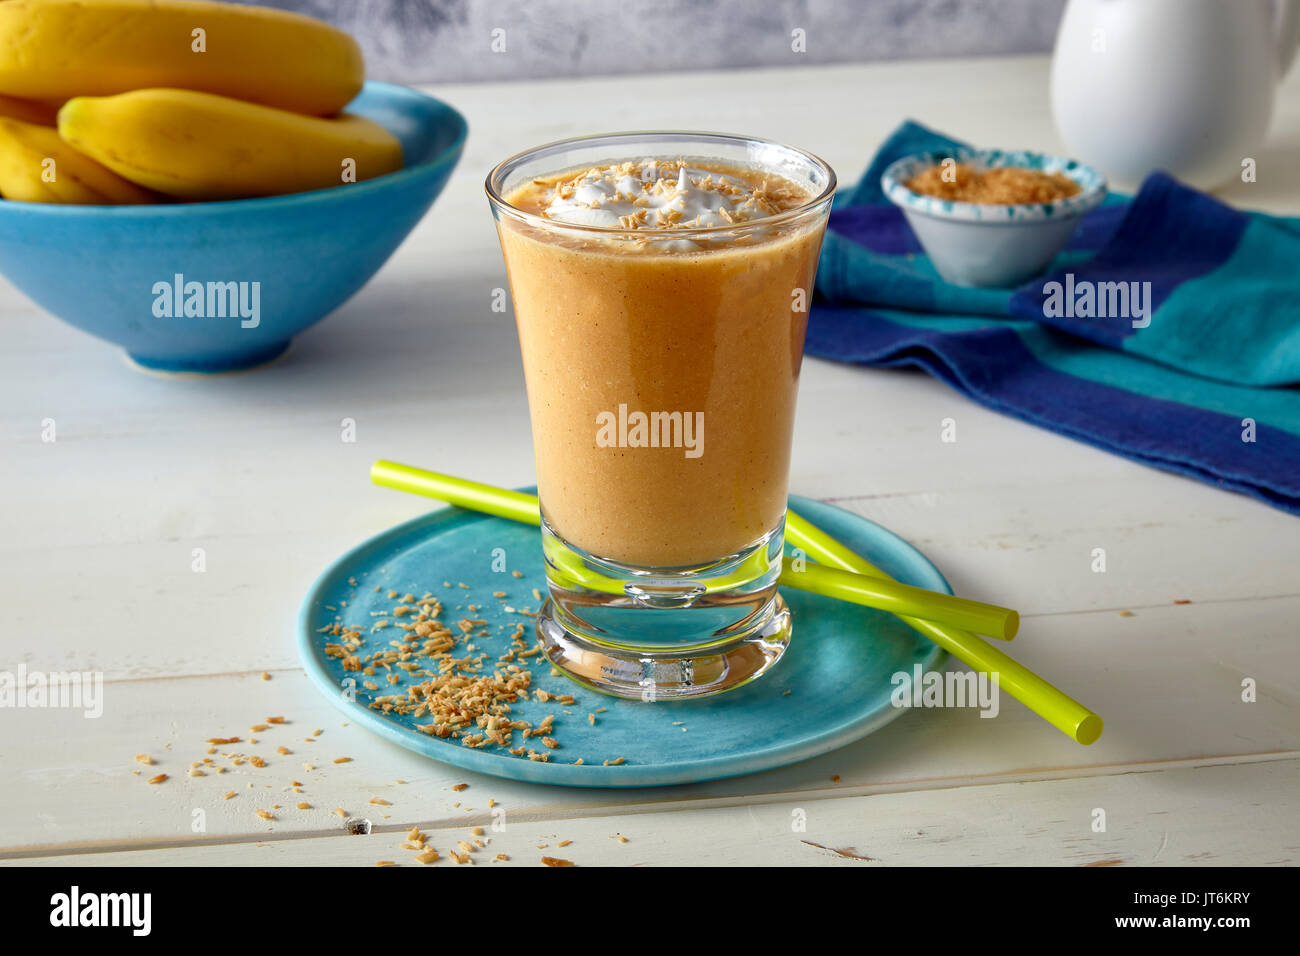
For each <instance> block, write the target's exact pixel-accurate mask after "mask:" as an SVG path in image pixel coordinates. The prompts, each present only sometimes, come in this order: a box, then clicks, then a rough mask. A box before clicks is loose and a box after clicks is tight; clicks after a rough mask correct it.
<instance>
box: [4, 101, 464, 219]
mask: <svg viewBox="0 0 1300 956" xmlns="http://www.w3.org/2000/svg"><path fill="white" fill-rule="evenodd" d="M366 91H373V92H379V93H387V94H388V95H390V96H401V97H405V98H408V99H418V100H429V101H431V102H433V103H436V104H438V105H439V106H441V107H442V108H443V109H445V110H446V111H447V116H446V119H448V120H450V121H451V123H452V124H453V125H454V126H455V130H456V137H455V139H454V140H453V141H452V142H451V144H450V145H449V146H448V147H447V148H446V149H444V150H443V151H442V152H440V153H438V155H436V156H434V157H432V158H431V159H428V160H425V161H424V162H422V163H416V164H415V165H414V166H403V167H402V168H401V169H399V170H396V171H395V172H391V173H385V174H384V175H382V176H376V177H375V178H374V179H366V180H362V181H361V182H358V183H350V184H348V188H347V189H339V188H338V187H337V186H331V187H329V188H327V189H312V190H309V191H307V192H301V193H286V194H284V195H281V196H260V197H258V198H256V199H223V200H216V201H212V202H190V203H157V204H153V203H148V204H138V203H137V204H133V205H115V206H90V205H64V204H61V203H43V202H19V201H16V200H9V199H5V200H0V216H3V215H5V214H6V212H12V213H15V214H22V215H29V216H42V215H44V216H56V217H72V218H75V217H78V216H80V217H84V218H93V217H102V218H116V219H131V218H149V217H158V218H167V217H169V216H192V215H195V214H196V213H198V214H205V215H212V214H216V215H228V214H230V215H235V214H239V213H241V212H276V211H278V210H283V209H287V208H290V207H294V206H300V205H306V204H309V203H316V202H325V201H327V200H328V199H331V198H333V199H342V198H344V197H348V198H354V197H356V196H357V195H358V194H361V195H363V196H364V195H365V194H366V193H370V192H375V191H377V190H380V189H386V188H388V187H390V186H397V185H400V184H402V183H405V182H407V181H409V180H414V179H418V178H420V177H423V176H428V175H429V174H430V173H431V172H435V171H437V170H440V169H442V168H444V167H446V166H447V165H450V164H454V163H455V162H456V161H457V159H458V158H459V156H460V153H461V150H463V149H464V147H465V140H466V138H467V137H468V135H469V123H468V122H467V121H466V119H465V117H464V116H463V115H461V113H460V111H459V110H457V109H456V108H455V107H454V106H452V105H451V104H450V103H448V102H446V101H445V100H440V99H438V97H436V96H430V95H429V94H428V93H423V92H421V91H420V90H417V89H414V88H412V87H409V86H401V85H399V84H397V83H383V82H380V81H378V80H366V82H365V84H364V86H363V87H362V92H366ZM357 95H358V96H359V95H360V94H357Z"/></svg>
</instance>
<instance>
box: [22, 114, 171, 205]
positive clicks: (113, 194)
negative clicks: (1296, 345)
mask: <svg viewBox="0 0 1300 956" xmlns="http://www.w3.org/2000/svg"><path fill="white" fill-rule="evenodd" d="M0 196H3V197H4V198H5V199H14V200H18V201H19V202H50V203H80V204H84V205H92V206H103V205H118V204H126V203H150V202H157V201H158V197H156V196H155V195H153V194H152V193H150V192H148V191H146V190H144V189H141V188H140V187H139V186H137V185H135V184H134V183H130V182H127V181H126V180H125V179H122V178H121V177H120V176H118V175H117V174H116V173H114V172H112V171H111V170H108V169H105V168H104V167H103V166H101V165H100V164H99V163H97V162H95V161H94V160H93V159H91V158H90V157H89V156H83V155H82V154H81V153H79V152H77V151H76V150H75V149H73V148H72V147H71V146H69V145H68V144H67V143H65V142H64V141H63V140H62V139H60V138H59V134H58V133H56V132H55V131H54V130H53V129H52V128H51V127H49V126H37V125H36V124H34V123H24V122H23V121H22V120H16V119H11V118H9V117H3V116H0Z"/></svg>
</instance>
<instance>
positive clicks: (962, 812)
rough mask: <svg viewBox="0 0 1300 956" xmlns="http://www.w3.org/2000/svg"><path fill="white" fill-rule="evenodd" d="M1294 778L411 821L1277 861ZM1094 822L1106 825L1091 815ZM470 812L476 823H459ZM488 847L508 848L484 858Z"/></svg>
mask: <svg viewBox="0 0 1300 956" xmlns="http://www.w3.org/2000/svg"><path fill="white" fill-rule="evenodd" d="M1298 790H1300V761H1298V760H1295V759H1290V760H1276V761H1266V762H1259V763H1249V764H1232V765H1225V766H1202V767H1179V768H1176V769H1166V770H1156V771H1151V772H1146V773H1128V774H1121V775H1115V776H1102V777H1083V778H1077V779H1069V780H1044V781H1038V782H1031V783H1016V784H1005V783H1004V784H992V785H988V786H967V787H961V788H957V789H943V790H928V791H924V792H913V793H879V794H874V795H855V796H849V797H827V796H813V795H799V796H785V797H780V798H775V799H772V800H768V801H753V802H750V803H748V804H746V805H745V806H721V807H707V808H706V807H683V808H678V809H672V810H653V811H646V812H637V813H628V812H623V811H622V810H621V808H618V807H611V808H609V809H608V811H607V812H604V813H600V814H591V815H586V816H583V817H580V818H573V817H561V818H547V817H542V816H537V815H531V814H518V815H516V814H515V813H513V812H512V811H511V810H510V809H508V808H507V809H505V810H504V812H503V813H502V814H500V815H499V816H498V817H495V818H494V817H493V816H492V815H491V814H490V813H479V814H477V815H475V816H473V817H470V818H467V819H466V820H465V821H463V822H462V823H460V824H458V825H455V826H434V825H429V826H423V825H422V826H421V829H422V830H424V832H425V833H426V834H427V836H428V842H427V845H428V846H431V847H433V848H435V849H437V850H438V851H439V853H440V854H441V856H442V859H441V860H440V861H438V862H437V863H435V864H433V865H434V866H441V867H446V866H457V865H458V864H456V863H455V862H454V861H453V860H451V859H450V858H449V857H448V853H447V851H448V850H449V849H455V848H456V846H457V844H458V843H459V841H462V840H464V841H468V842H472V841H474V840H476V839H482V840H483V842H484V843H485V844H486V846H485V847H483V848H482V849H475V850H474V851H473V852H472V853H471V854H470V858H471V859H472V860H473V862H474V864H475V865H478V866H520V865H523V866H529V865H532V866H538V865H541V859H542V857H543V856H550V857H557V858H562V859H566V860H569V861H571V862H572V863H574V864H575V865H578V866H593V865H595V866H692V865H711V866H756V865H757V866H867V867H874V866H933V865H951V864H958V865H965V866H996V865H1006V864H1012V865H1017V866H1148V865H1159V866H1171V865H1172V866H1179V865H1183V866H1205V865H1220V866H1223V865H1227V866H1245V865H1273V866H1283V865H1294V864H1295V863H1296V861H1297V860H1298V859H1300V825H1298V824H1297V820H1300V805H1297V800H1296V793H1297V791H1298ZM1099 811H1100V813H1099ZM1101 814H1104V817H1103V816H1102V815H1101ZM412 819H414V818H411V817H407V818H406V820H408V821H409V820H412ZM1098 823H1103V824H1104V827H1105V829H1104V832H1097V831H1095V830H1094V826H1095V825H1097V824H1098ZM475 826H480V827H482V828H483V831H484V832H483V834H482V835H481V836H478V835H475V834H473V833H472V832H471V829H472V828H473V827H475ZM406 833H407V823H406V822H405V821H404V822H403V823H400V824H398V823H392V822H385V823H383V824H382V825H380V824H378V823H377V822H376V825H375V827H374V829H372V831H371V833H370V834H369V835H368V836H351V835H347V834H345V833H344V832H343V830H342V829H341V828H336V830H335V832H334V833H333V834H330V835H319V836H310V837H303V838H299V839H275V838H270V839H263V840H258V839H248V840H245V841H240V842H219V843H207V844H203V845H194V846H186V847H175V846H173V847H166V848H150V849H140V850H135V851H109V852H102V853H92V854H84V855H82V856H80V857H78V858H77V859H78V860H79V861H82V862H87V863H93V864H94V865H95V866H179V865H185V866H227V865H274V866H373V865H374V864H375V863H376V862H377V861H379V860H390V861H393V862H395V863H398V864H399V865H404V866H420V865H422V864H419V863H418V862H416V861H415V859H414V853H413V852H412V851H410V850H406V849H402V846H401V845H402V844H403V843H404V842H405V840H406ZM620 835H622V837H623V838H624V839H625V840H626V841H627V842H621V841H620V840H619V839H618V837H619V836H620ZM562 841H570V842H569V844H568V845H567V846H564V847H560V846H559V845H558V844H559V843H560V842H562ZM498 853H504V854H506V855H507V856H508V857H509V860H508V861H507V862H496V861H494V860H493V857H495V856H496V855H497V854H498ZM68 861H69V858H68V857H67V856H61V855H55V856H41V857H33V858H24V859H22V860H11V861H9V862H10V863H21V864H22V865H24V866H42V865H60V864H66V863H67V862H68Z"/></svg>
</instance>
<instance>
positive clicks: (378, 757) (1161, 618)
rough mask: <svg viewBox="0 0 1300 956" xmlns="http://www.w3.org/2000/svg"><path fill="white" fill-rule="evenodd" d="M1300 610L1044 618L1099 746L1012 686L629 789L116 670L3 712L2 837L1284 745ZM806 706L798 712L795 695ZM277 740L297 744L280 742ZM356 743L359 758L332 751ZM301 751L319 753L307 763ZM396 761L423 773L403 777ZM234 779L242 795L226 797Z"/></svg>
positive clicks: (286, 679) (267, 692)
mask: <svg viewBox="0 0 1300 956" xmlns="http://www.w3.org/2000/svg"><path fill="white" fill-rule="evenodd" d="M1298 614H1300V599H1297V598H1289V599H1284V600H1280V601H1277V602H1235V603H1233V602H1230V603H1224V604H1212V605H1202V606H1196V605H1192V606H1179V607H1168V608H1155V609H1152V610H1150V611H1142V612H1140V613H1138V614H1136V615H1135V616H1134V617H1131V618H1123V619H1121V618H1118V617H1117V616H1115V615H1114V614H1111V613H1108V612H1101V613H1093V614H1072V615H1060V616H1054V617H1048V618H1042V619H1037V620H1035V622H1034V633H1033V636H1032V637H1030V636H1028V635H1026V636H1025V637H1023V638H1021V639H1020V640H1019V641H1017V642H1016V645H1015V647H1016V653H1017V654H1018V655H1019V656H1020V658H1021V659H1022V660H1023V661H1024V662H1025V663H1026V664H1028V665H1029V666H1030V667H1032V668H1034V669H1035V670H1037V671H1039V672H1040V673H1043V674H1048V675H1051V676H1052V677H1053V678H1054V679H1055V680H1056V681H1057V682H1058V683H1059V684H1060V686H1061V687H1062V688H1064V689H1065V690H1067V691H1068V692H1070V693H1072V694H1073V695H1075V696H1076V697H1077V698H1078V699H1080V700H1082V701H1084V702H1085V703H1087V704H1088V705H1089V706H1091V707H1093V708H1094V709H1095V710H1096V711H1098V712H1099V713H1100V714H1102V716H1103V717H1104V718H1105V719H1106V721H1107V729H1106V733H1105V734H1104V735H1103V737H1102V739H1101V740H1100V741H1099V742H1098V743H1096V744H1095V745H1093V746H1092V747H1081V746H1079V745H1078V744H1076V743H1074V742H1073V741H1071V740H1069V739H1068V738H1066V737H1065V736H1064V735H1062V734H1061V733H1059V732H1058V731H1056V730H1054V729H1053V728H1051V727H1049V726H1048V725H1047V724H1045V723H1044V722H1043V721H1042V720H1040V719H1039V718H1038V717H1037V716H1035V715H1033V714H1031V713H1030V712H1029V711H1027V710H1026V709H1025V708H1024V707H1023V706H1021V705H1020V704H1018V703H1017V702H1015V701H1013V700H1010V699H1009V698H1006V697H1005V696H1003V698H1002V700H1001V702H1000V711H999V714H998V716H997V717H996V718H994V719H987V718H983V717H981V716H980V715H979V713H978V712H977V711H975V710H970V709H953V708H949V709H937V710H936V709H931V710H924V711H921V712H918V713H911V714H905V715H903V717H902V718H901V719H899V720H898V721H896V722H895V723H893V724H891V725H889V726H888V727H886V728H884V729H883V730H881V731H879V732H878V733H876V734H873V735H871V736H870V737H867V738H865V739H864V740H861V741H859V742H858V743H856V744H853V745H851V746H849V747H846V748H843V749H842V750H839V751H837V752H835V753H832V754H828V755H826V756H823V757H820V758H817V759H815V760H811V761H807V762H805V763H801V764H798V765H795V766H793V767H788V768H785V769H783V770H775V771H771V772H768V773H764V774H759V775H756V776H750V777H741V778H737V779H733V780H721V781H714V782H710V783H703V784H698V785H695V786H691V787H674V788H666V789H652V790H640V791H635V792H630V793H629V792H610V791H599V790H568V789H559V788H542V787H534V786H528V785H524V784H517V783H512V782H508V781H502V780H495V779H490V778H480V777H475V776H474V775H466V774H465V773H463V772H462V771H459V770H454V769H451V768H447V767H443V766H442V765H440V764H437V763H434V762H431V761H428V760H426V759H424V758H422V757H419V756H417V755H415V754H412V753H409V752H407V751H405V750H402V749H401V748H398V747H396V746H394V745H392V744H389V743H387V742H385V741H383V740H380V739H378V738H376V737H374V736H372V735H371V734H369V733H368V732H366V731H364V730H362V729H360V728H358V727H355V726H351V727H345V726H343V723H344V721H343V720H342V716H341V715H340V714H338V713H337V712H336V711H335V710H334V709H333V708H332V706H331V705H330V704H329V703H327V702H326V701H325V700H324V699H322V698H321V697H320V696H319V695H318V694H317V693H316V691H315V690H314V689H313V688H312V687H311V685H310V684H309V683H308V681H307V679H306V677H305V675H303V674H302V673H301V672H300V671H296V670H285V671H277V672H276V673H275V675H274V679H273V680H271V681H262V680H259V679H258V678H257V675H256V674H254V673H248V674H228V675H216V676H207V677H190V678H174V679H166V680H164V679H149V680H139V681H113V682H110V683H108V684H106V685H105V693H104V708H103V715H102V716H101V717H100V718H98V719H86V718H84V717H83V716H82V715H81V713H80V712H76V711H72V710H51V709H44V710H38V709H23V710H13V711H10V712H8V713H6V714H5V715H4V716H5V720H4V729H5V735H4V740H3V743H2V744H0V765H3V766H4V767H6V768H12V769H11V770H10V776H11V779H10V781H9V782H8V784H7V786H6V787H5V796H4V800H5V805H6V807H7V808H8V810H9V812H8V813H6V814H5V815H4V816H3V817H0V848H4V849H7V850H11V851H12V850H16V849H22V848H26V849H29V850H30V849H34V848H39V847H51V848H53V847H68V846H73V845H88V844H93V843H95V842H97V841H103V840H109V841H110V842H116V841H120V840H122V839H124V838H126V837H127V836H128V835H129V837H130V838H131V839H139V840H144V841H159V840H180V841H185V840H188V839H190V838H191V834H190V832H189V826H190V819H191V815H192V813H193V811H194V810H195V809H204V810H205V812H206V813H207V814H208V815H209V820H210V824H209V829H210V832H213V833H223V834H226V835H228V836H230V837H232V838H241V839H244V838H250V837H254V836H256V835H259V834H263V833H266V834H270V833H285V832H289V833H302V832H312V831H313V830H315V829H318V828H320V827H321V826H323V825H325V824H329V825H334V824H335V820H334V818H332V817H330V816H329V814H330V813H331V811H333V810H334V809H335V808H336V807H342V808H344V809H345V810H346V811H348V813H349V814H353V813H356V812H357V810H358V808H362V809H364V808H366V807H367V806H369V804H368V801H369V800H370V799H371V798H372V797H379V798H381V799H388V800H391V801H392V802H393V804H394V807H395V808H396V809H394V810H392V811H389V810H383V811H382V813H392V814H400V816H394V817H393V819H396V820H411V819H418V820H430V821H432V820H437V821H443V822H445V821H446V820H448V819H456V818H459V817H461V816H462V815H464V814H465V813H467V812H468V809H467V808H470V807H474V808H477V810H479V811H480V812H481V811H482V809H483V807H484V805H485V803H486V800H487V798H488V797H492V798H494V799H496V800H497V801H499V802H501V803H502V804H505V805H507V806H509V807H510V808H511V809H512V810H513V809H521V808H527V809H529V810H536V811H537V812H542V813H548V814H554V813H556V812H558V811H559V810H566V811H568V810H574V811H581V810H585V809H592V808H599V807H605V806H610V805H619V804H627V803H629V802H633V803H639V804H647V805H672V804H677V803H688V802H690V801H695V800H701V799H723V800H728V801H732V802H740V801H744V800H748V799H749V798H751V797H753V796H754V795H758V794H772V793H800V792H806V791H820V790H822V789H825V788H827V787H831V786H832V785H833V783H832V778H833V777H835V776H838V777H840V781H839V782H838V784H834V785H837V786H841V787H845V788H850V787H885V788H891V789H896V790H900V791H910V790H915V789H918V788H931V787H950V786H961V785H965V784H968V783H971V782H990V781H1001V780H1004V779H1008V778H1011V777H1014V778H1018V779H1038V778H1041V777H1043V776H1044V775H1051V774H1056V773H1060V772H1071V773H1076V774H1096V773H1116V772H1123V771H1125V770H1127V769H1130V768H1132V767H1134V766H1146V765H1150V764H1158V763H1160V762H1162V761H1170V760H1196V761H1205V762H1216V761H1222V760H1230V759H1235V758H1238V757H1243V756H1249V757H1258V756H1261V755H1263V756H1269V755H1277V754H1283V755H1285V754H1289V753H1294V752H1300V722H1297V721H1296V720H1295V706H1296V705H1295V702H1296V700H1297V699H1300V673H1298V672H1297V670H1296V668H1294V667H1293V666H1291V662H1292V661H1293V660H1294V653H1295V648H1294V627H1293V625H1292V624H1291V623H1290V622H1292V621H1294V620H1295V618H1296V616H1297V615H1298ZM1246 677H1251V678H1253V679H1254V680H1255V681H1256V682H1257V684H1258V702H1257V703H1243V702H1242V700H1241V693H1242V690H1241V681H1242V680H1243V678H1246ZM791 707H792V712H793V713H796V714H797V701H792V704H791ZM273 715H274V716H285V717H287V718H288V719H289V720H290V721H291V722H292V723H290V724H287V725H285V726H283V727H274V728H271V729H269V730H268V731H266V732H264V733H262V734H250V731H249V729H248V728H249V727H250V726H252V725H253V724H255V723H258V722H261V721H263V720H264V719H265V718H266V717H268V716H273ZM796 719H797V718H796ZM317 727H320V728H324V729H325V731H326V732H325V734H324V735H323V736H321V737H320V738H319V739H318V740H317V742H316V743H307V742H306V741H304V740H303V738H304V737H307V736H310V735H311V731H313V730H315V729H316V728H317ZM561 730H562V728H561ZM230 736H241V737H244V738H245V739H247V738H248V737H249V736H258V738H259V744H258V745H257V746H252V745H245V744H241V745H240V746H239V747H238V748H237V749H239V750H240V752H243V753H256V754H259V755H261V756H263V757H264V758H265V760H266V761H267V763H268V766H267V767H265V768H262V769H257V768H253V767H251V766H249V765H247V764H245V765H242V766H239V767H232V768H231V769H230V772H228V773H226V774H222V775H216V774H212V775H209V776H206V777H203V778H199V779H190V778H187V777H186V776H185V774H186V771H187V768H188V766H189V764H190V762H191V761H193V760H197V759H201V758H202V757H204V756H205V751H206V747H207V745H206V744H205V743H204V741H205V740H207V739H208V738H210V737H230ZM561 737H562V734H561ZM281 744H284V745H286V746H288V747H289V748H290V749H291V750H292V751H293V753H292V755H289V756H284V757H281V756H279V755H277V754H276V753H275V748H276V747H277V746H279V745H281ZM221 749H222V750H227V749H236V748H233V747H232V748H221ZM142 752H143V753H148V754H151V755H152V756H153V757H154V759H155V760H157V765H156V767H149V768H142V767H140V766H139V765H137V764H136V763H135V762H134V761H133V759H132V758H133V756H134V755H135V754H137V753H142ZM344 756H346V757H351V758H353V760H352V762H350V763H346V764H341V765H335V764H333V763H332V761H333V760H334V759H335V758H337V757H344ZM304 761H306V762H310V763H312V764H314V765H315V767H316V768H318V769H316V770H313V771H305V770H303V769H302V764H303V762H304ZM133 771H142V773H141V774H139V775H136V774H135V773H133ZM157 772H165V773H168V774H169V775H170V776H171V779H169V780H168V781H166V782H165V783H164V784H161V785H158V786H149V785H147V784H146V783H145V782H144V780H145V778H146V777H147V776H148V775H150V774H152V773H157ZM399 779H401V780H406V781H407V783H406V784H397V783H395V782H394V781H396V780H399ZM294 781H301V782H302V783H304V784H305V787H304V790H305V796H302V797H299V796H298V795H295V794H293V793H289V792H286V790H285V788H287V787H288V786H289V785H290V784H291V783H292V782H294ZM462 781H472V783H473V788H472V790H471V791H469V792H468V793H469V796H464V795H459V794H455V793H454V792H452V791H451V790H449V789H448V788H450V787H451V786H452V785H453V784H455V783H457V782H462ZM250 784H251V787H250ZM229 789H235V790H236V792H237V793H238V797H237V798H236V799H234V800H230V801H223V800H222V799H221V795H222V794H223V793H225V792H226V791H227V790H229ZM471 798H472V799H471ZM299 799H305V800H307V801H309V802H311V803H312V804H313V806H314V807H315V808H316V809H315V810H314V811H313V812H311V813H303V814H299V813H296V812H285V813H283V814H279V813H277V815H278V816H279V819H277V821H276V822H275V823H274V824H266V823H264V822H263V821H260V820H258V819H257V818H256V817H255V816H254V815H253V814H254V810H255V809H256V808H258V807H262V808H264V809H266V808H269V807H270V805H271V804H274V803H280V804H283V805H285V806H293V805H294V804H295V803H296V802H297V801H298V800H299ZM456 802H460V803H461V804H462V808H456V807H454V806H453V804H454V803H456ZM413 806H414V807H416V808H418V810H415V811H413V809H412V807H413ZM408 814H413V815H408Z"/></svg>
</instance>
